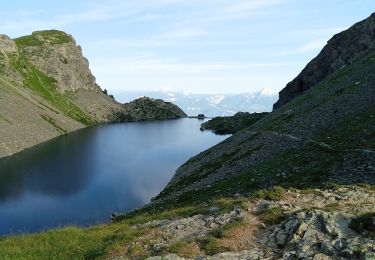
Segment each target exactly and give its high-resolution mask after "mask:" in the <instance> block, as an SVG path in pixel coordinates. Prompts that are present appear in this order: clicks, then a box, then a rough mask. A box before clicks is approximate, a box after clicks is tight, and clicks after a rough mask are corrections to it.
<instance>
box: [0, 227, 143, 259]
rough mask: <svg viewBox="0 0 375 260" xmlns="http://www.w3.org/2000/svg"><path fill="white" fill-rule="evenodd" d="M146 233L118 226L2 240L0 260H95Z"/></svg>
mask: <svg viewBox="0 0 375 260" xmlns="http://www.w3.org/2000/svg"><path fill="white" fill-rule="evenodd" d="M144 232H145V230H142V229H137V230H134V229H131V228H130V227H129V226H128V225H127V224H126V223H117V224H111V225H100V226H95V227H91V228H76V227H66V228H62V229H56V230H50V231H47V232H43V233H40V234H32V235H20V236H17V237H6V238H0V259H35V260H39V259H94V258H97V257H101V256H104V255H106V254H108V253H109V252H110V251H111V250H115V249H116V247H119V246H121V245H123V244H125V243H130V242H132V241H134V240H135V239H136V238H137V237H138V236H140V235H142V234H143V233H144Z"/></svg>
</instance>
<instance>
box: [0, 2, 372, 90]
mask: <svg viewBox="0 0 375 260" xmlns="http://www.w3.org/2000/svg"><path fill="white" fill-rule="evenodd" d="M374 11H375V1H374V0H134V1H130V0H128V1H127V0H123V1H119V0H106V1H104V0H103V1H98V0H90V1H89V0H75V1H71V0H66V1H37V0H35V1H3V3H2V4H1V9H0V21H1V22H0V33H4V34H7V35H9V36H10V37H18V36H21V35H26V34H30V33H31V32H32V31H35V30H43V29H59V30H64V31H66V32H68V33H70V34H72V35H73V36H74V37H75V39H76V41H77V44H79V45H81V46H82V48H83V52H84V55H85V56H86V57H87V58H88V59H89V61H90V68H91V70H92V72H93V74H94V75H95V76H96V78H97V82H98V84H99V85H101V86H102V88H106V89H108V90H109V92H111V93H118V92H121V91H125V90H159V89H163V90H170V89H172V90H179V91H188V92H192V93H240V92H253V91H257V90H260V89H262V88H269V89H273V90H277V91H279V90H280V89H282V88H283V87H284V86H285V84H286V83H287V82H289V81H290V80H292V79H293V78H294V77H295V76H296V75H297V74H298V73H299V72H300V71H301V70H302V69H303V67H304V66H305V65H306V63H307V62H308V61H309V60H311V59H312V58H313V57H314V56H316V55H317V54H318V53H319V51H320V49H321V48H322V47H323V46H324V44H325V43H326V41H327V40H328V39H329V38H331V37H332V36H333V35H334V34H335V33H338V32H340V31H342V30H344V29H346V28H348V27H349V26H350V25H352V24H353V23H355V22H357V21H360V20H363V19H365V18H366V17H368V16H369V15H370V14H371V13H372V12H374Z"/></svg>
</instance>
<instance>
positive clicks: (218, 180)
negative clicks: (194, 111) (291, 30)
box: [155, 18, 375, 203]
mask: <svg viewBox="0 0 375 260" xmlns="http://www.w3.org/2000/svg"><path fill="white" fill-rule="evenodd" d="M371 19H372V18H371ZM356 56H357V59H356V60H354V61H352V62H351V64H349V65H346V66H344V67H342V68H341V69H338V70H337V71H336V72H334V73H332V74H330V75H329V76H328V77H326V78H325V79H324V80H323V81H321V82H320V83H319V84H317V85H315V86H314V87H313V88H311V89H310V90H308V91H306V92H305V93H304V95H300V96H298V97H296V98H294V99H293V100H291V101H290V102H288V103H287V104H285V105H283V106H282V107H280V108H279V109H276V110H275V111H273V112H272V113H270V114H269V115H267V116H265V117H264V118H263V119H261V120H259V121H258V122H256V123H255V124H254V125H252V126H250V127H248V128H246V129H245V130H243V131H241V132H239V133H237V134H235V135H233V136H232V137H230V138H228V139H227V140H225V141H224V142H222V143H220V144H218V145H216V146H215V147H212V148H211V149H209V150H207V151H205V152H203V153H201V154H199V155H197V156H195V157H193V158H191V159H190V160H189V161H188V162H186V163H185V164H184V165H182V166H181V167H180V168H179V169H178V170H177V172H176V174H175V176H174V177H173V179H172V180H171V182H170V183H169V184H168V186H167V187H166V188H165V190H164V191H163V192H162V193H160V195H159V196H158V197H157V198H156V200H155V203H157V202H162V201H169V200H171V199H173V200H177V201H181V202H183V201H184V202H187V201H196V200H198V201H200V200H205V199H207V198H209V197H212V196H217V195H219V194H220V195H225V194H227V195H230V194H233V193H236V192H240V193H252V192H255V191H256V190H259V189H262V188H267V187H270V186H273V185H284V186H287V187H300V188H303V187H305V188H306V187H318V186H322V185H324V184H326V183H328V182H335V183H359V182H367V183H375V169H374V165H375V147H374V144H375V136H374V133H375V117H374V115H375V90H374V87H375V50H373V49H370V50H368V51H366V52H361V53H360V54H356ZM358 56H359V57H358Z"/></svg>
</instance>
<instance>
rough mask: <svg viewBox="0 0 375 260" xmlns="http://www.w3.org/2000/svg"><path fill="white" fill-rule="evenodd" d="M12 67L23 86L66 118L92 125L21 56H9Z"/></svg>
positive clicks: (83, 114) (51, 80)
mask: <svg viewBox="0 0 375 260" xmlns="http://www.w3.org/2000/svg"><path fill="white" fill-rule="evenodd" d="M11 64H12V66H13V67H14V68H15V69H16V70H18V71H19V72H20V73H21V74H22V75H23V77H24V86H25V87H27V88H30V89H31V90H32V91H34V92H35V93H36V94H38V95H39V96H41V97H43V98H44V99H45V100H46V101H47V102H49V103H50V104H51V105H53V106H55V107H57V108H58V109H60V110H61V111H62V112H63V113H64V114H65V115H66V116H68V117H70V118H72V119H74V120H76V121H78V122H80V123H82V124H84V125H87V126H88V125H92V124H94V123H95V121H94V120H93V119H91V118H90V117H89V116H87V115H86V114H85V113H84V112H83V111H82V110H81V109H80V108H79V107H78V106H76V105H75V104H74V103H73V102H72V101H71V100H70V98H69V97H68V95H65V94H63V93H60V92H58V91H57V89H56V86H55V84H56V80H55V79H53V78H51V77H48V76H46V75H45V74H43V73H42V72H40V71H39V70H38V69H37V68H36V67H35V66H33V65H32V64H31V63H30V62H29V61H28V60H27V59H26V57H25V56H24V55H23V54H22V52H21V53H20V54H19V55H13V56H11Z"/></svg>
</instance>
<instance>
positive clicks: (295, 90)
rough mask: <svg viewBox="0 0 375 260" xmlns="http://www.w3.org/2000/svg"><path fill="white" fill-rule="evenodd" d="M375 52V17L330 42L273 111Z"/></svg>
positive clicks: (275, 105) (281, 96)
mask: <svg viewBox="0 0 375 260" xmlns="http://www.w3.org/2000/svg"><path fill="white" fill-rule="evenodd" d="M374 48H375V13H374V14H372V15H371V16H370V17H369V18H367V19H365V20H363V21H361V22H358V23H356V24H354V25H353V26H352V27H350V28H349V29H348V30H346V31H343V32H341V33H339V34H336V35H335V36H334V37H333V38H332V39H330V40H329V41H328V43H327V45H326V46H325V47H324V48H323V49H322V51H321V52H320V53H319V55H318V56H317V57H316V58H314V59H313V60H312V61H310V62H309V64H307V66H306V68H304V69H303V70H302V72H301V73H300V74H299V75H298V76H297V77H296V78H295V79H294V80H292V81H291V82H290V83H288V84H287V86H286V87H285V88H284V89H283V90H281V91H280V93H279V100H278V101H277V102H276V103H275V104H274V106H273V107H274V109H276V108H278V107H280V106H282V105H283V104H286V103H287V102H289V101H290V100H292V99H293V98H295V97H296V96H299V95H301V94H302V93H303V92H305V91H306V90H308V89H310V88H311V87H314V86H316V85H317V83H319V82H320V81H322V80H323V79H324V78H326V77H327V76H328V75H330V74H332V73H334V72H335V71H337V70H339V69H342V68H343V67H345V66H346V65H350V64H351V63H352V62H353V61H354V60H356V59H357V58H358V57H359V56H361V55H362V54H363V53H365V52H367V51H369V50H371V49H374Z"/></svg>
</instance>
